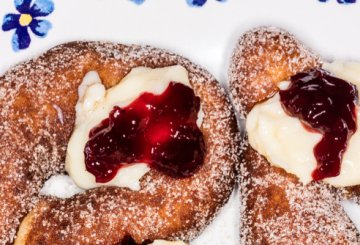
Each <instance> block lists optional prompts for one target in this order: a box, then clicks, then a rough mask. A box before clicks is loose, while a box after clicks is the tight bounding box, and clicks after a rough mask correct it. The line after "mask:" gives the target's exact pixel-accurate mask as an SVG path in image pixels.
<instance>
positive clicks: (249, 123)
mask: <svg viewBox="0 0 360 245" xmlns="http://www.w3.org/2000/svg"><path fill="white" fill-rule="evenodd" d="M323 68H324V69H325V70H328V71H330V72H331V73H333V74H334V75H335V76H337V77H339V78H342V79H344V80H346V81H348V82H351V83H353V84H355V85H356V86H357V88H358V90H359V88H360V63H350V62H340V61H335V62H333V63H331V64H324V66H323ZM279 87H280V89H284V88H286V82H282V83H280V85H279ZM357 118H358V120H357V124H358V130H357V131H356V133H355V134H354V135H353V136H352V137H351V139H350V142H349V145H348V148H347V150H346V152H345V153H344V155H343V160H342V163H341V171H340V175H339V176H336V177H331V178H326V179H324V180H323V181H324V182H326V183H329V184H331V185H333V186H336V187H343V186H353V185H359V184H360V154H359V150H358V149H360V109H359V107H357ZM246 130H247V133H248V137H249V142H250V145H251V146H252V147H253V148H254V149H255V150H256V151H258V152H259V153H260V154H261V155H263V156H264V157H266V159H267V160H268V161H269V162H270V163H271V164H272V165H273V166H276V167H280V168H283V169H284V170H286V171H287V172H288V173H292V174H294V175H296V176H297V177H298V178H299V180H300V181H301V182H303V183H305V184H307V183H309V182H310V181H311V180H312V177H311V174H312V172H313V171H314V169H315V168H316V165H317V164H316V159H315V156H314V153H313V149H314V147H315V145H316V144H317V143H318V142H319V141H320V139H321V138H322V136H321V134H319V133H315V132H309V131H308V130H306V129H305V128H304V127H303V126H302V124H301V122H300V120H299V119H297V118H294V117H290V116H288V115H287V114H286V113H285V112H284V110H283V108H282V106H281V103H280V96H279V94H276V95H275V96H273V97H272V98H270V99H268V100H267V101H265V102H263V103H260V104H258V105H256V106H255V107H254V108H253V109H252V110H251V112H250V113H249V115H248V118H247V120H246Z"/></svg>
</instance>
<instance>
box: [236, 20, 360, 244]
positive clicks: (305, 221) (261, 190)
mask: <svg viewBox="0 0 360 245" xmlns="http://www.w3.org/2000/svg"><path fill="white" fill-rule="evenodd" d="M316 66H321V61H320V59H319V58H318V57H317V56H316V55H314V54H313V53H312V52H311V51H309V50H308V49H306V48H305V47H304V46H303V45H302V44H301V43H300V42H299V41H297V39H296V38H295V37H294V36H292V35H291V34H289V33H288V32H286V31H283V30H280V29H277V28H273V27H260V28H256V29H253V30H250V31H248V32H247V33H245V34H244V35H243V36H242V37H241V38H240V40H239V42H238V44H237V46H236V48H235V51H234V54H233V57H232V63H231V67H230V70H229V75H230V89H231V95H232V98H233V101H234V104H235V109H236V111H237V112H238V113H239V115H240V117H241V118H242V119H245V118H246V116H247V114H248V113H249V111H250V110H251V109H252V107H253V106H254V105H255V104H256V103H259V102H261V101H263V100H266V99H267V98H269V97H271V96H272V95H273V94H274V93H276V92H277V91H278V87H277V86H276V84H277V83H278V82H280V81H284V80H287V79H289V78H290V76H292V75H295V74H296V73H298V72H302V71H306V70H309V69H311V68H314V67H316ZM242 149H243V151H242V161H241V167H240V173H241V176H240V193H241V203H242V207H241V217H242V220H241V230H240V233H241V244H359V243H360V239H359V233H358V231H357V230H356V228H355V226H354V225H353V224H352V222H351V221H350V219H349V218H348V216H347V215H346V213H345V212H344V210H343V209H342V207H341V205H340V200H341V198H343V197H345V196H346V197H348V198H352V199H354V200H355V201H357V202H358V201H359V199H358V196H360V195H359V194H360V192H359V189H358V188H359V187H358V186H357V187H352V188H345V189H335V188H332V187H330V186H328V185H326V184H323V183H321V182H320V183H311V184H308V185H306V186H304V185H303V184H302V183H299V181H298V179H297V178H296V177H295V176H293V175H291V174H288V173H286V172H285V171H283V170H282V169H280V168H276V167H272V166H270V164H269V162H268V161H267V160H266V159H265V158H263V157H262V156H261V155H260V154H259V153H257V152H256V151H255V150H254V149H252V148H251V146H250V145H249V143H248V141H247V137H246V135H245V137H244V139H243V142H242Z"/></svg>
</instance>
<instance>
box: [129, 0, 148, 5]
mask: <svg viewBox="0 0 360 245" xmlns="http://www.w3.org/2000/svg"><path fill="white" fill-rule="evenodd" d="M131 1H132V2H134V3H136V4H137V5H140V4H143V3H144V2H145V0H131Z"/></svg>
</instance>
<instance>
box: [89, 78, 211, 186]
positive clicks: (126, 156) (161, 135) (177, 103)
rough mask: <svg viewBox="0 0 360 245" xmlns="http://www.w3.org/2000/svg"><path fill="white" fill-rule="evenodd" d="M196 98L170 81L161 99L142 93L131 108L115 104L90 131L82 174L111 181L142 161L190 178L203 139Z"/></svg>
mask: <svg viewBox="0 0 360 245" xmlns="http://www.w3.org/2000/svg"><path fill="white" fill-rule="evenodd" d="M199 109H200V98H199V97H197V96H195V94H194V92H193V90H192V89H191V88H189V87H187V86H185V85H183V84H181V83H174V82H171V83H170V84H169V86H168V87H167V89H166V90H165V91H164V92H163V93H162V94H161V95H154V94H151V93H143V94H142V95H140V96H139V97H138V98H137V99H136V100H135V101H133V102H132V103H131V104H130V105H128V106H126V107H124V108H120V107H118V106H115V107H114V108H113V110H112V111H111V112H110V115H109V118H107V119H105V120H103V121H102V122H101V123H100V124H99V125H97V126H96V127H95V128H93V129H92V130H91V131H90V134H89V141H88V142H87V144H86V146H85V150H84V153H85V165H86V170H87V171H89V172H90V173H92V174H93V175H94V176H95V178H96V182H98V183H106V182H109V181H110V180H112V179H113V178H114V177H115V175H116V173H117V171H118V170H119V169H120V168H121V167H125V166H128V165H129V164H131V163H147V164H148V165H149V166H150V167H151V168H155V169H157V170H159V171H162V172H164V173H165V174H167V175H169V176H172V177H177V178H182V177H188V176H191V175H193V174H194V173H195V172H196V170H197V169H198V168H199V166H200V165H201V164H202V162H203V159H204V151H205V145H204V137H203V134H202V132H201V131H200V129H199V128H198V126H197V124H196V120H197V114H198V112H199Z"/></svg>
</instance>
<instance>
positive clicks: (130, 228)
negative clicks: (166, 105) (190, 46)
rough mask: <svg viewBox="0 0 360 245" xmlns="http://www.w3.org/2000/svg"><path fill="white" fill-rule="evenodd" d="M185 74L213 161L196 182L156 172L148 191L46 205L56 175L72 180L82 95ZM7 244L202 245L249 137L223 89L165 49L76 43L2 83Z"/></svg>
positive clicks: (101, 193)
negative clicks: (90, 82) (168, 69)
mask: <svg viewBox="0 0 360 245" xmlns="http://www.w3.org/2000/svg"><path fill="white" fill-rule="evenodd" d="M174 64H180V65H182V66H183V67H185V68H186V69H187V71H188V72H189V80H190V83H191V85H192V87H193V89H194V91H195V94H196V95H197V96H199V97H200V99H201V104H202V110H203V111H204V114H205V115H204V119H203V124H202V127H201V130H202V132H203V134H204V139H205V144H206V152H205V157H204V163H203V165H202V166H201V168H200V169H199V170H198V172H196V173H195V174H194V175H193V176H191V177H188V178H182V179H177V178H172V177H169V176H166V175H164V174H162V173H160V172H158V171H156V170H155V169H152V170H150V172H148V173H147V174H146V175H145V176H144V177H143V178H142V179H141V190H140V191H131V190H129V189H127V188H117V187H99V188H95V189H91V190H88V191H86V192H84V193H81V194H78V195H75V196H73V197H71V198H69V199H58V198H54V197H44V196H41V197H39V190H40V188H41V187H42V185H43V183H44V181H45V180H46V179H48V178H49V177H50V176H51V175H53V174H56V173H61V172H63V171H64V160H65V153H66V147H67V142H68V140H69V137H70V135H71V132H72V130H73V125H74V120H75V108H74V107H75V104H76V102H77V99H78V95H77V89H78V86H79V84H80V83H81V81H82V79H83V77H84V76H85V74H86V73H87V72H89V71H92V70H94V71H97V72H98V73H99V75H100V77H101V79H102V81H103V83H104V85H105V86H106V87H107V88H109V87H112V86H114V85H115V84H116V83H118V82H119V81H120V80H121V79H122V78H123V77H124V76H125V75H126V74H127V73H129V72H130V70H131V69H132V68H134V67H139V66H146V67H151V68H158V67H165V66H170V65H174ZM0 100H1V104H2V107H1V116H0V130H1V141H0V144H1V156H0V200H1V201H0V244H9V243H12V242H13V241H14V238H15V234H16V232H17V229H18V227H19V225H20V222H21V220H22V219H23V218H24V216H25V215H26V214H27V213H28V212H29V211H30V210H32V211H31V212H30V213H29V214H28V215H27V216H26V218H25V219H24V220H23V223H22V225H21V228H20V230H19V232H18V239H17V241H16V242H17V244H27V245H29V244H116V243H119V242H120V243H121V242H122V239H127V238H128V237H131V238H132V239H133V240H134V241H135V242H136V243H139V244H141V243H143V242H146V241H153V240H156V239H165V240H184V241H189V240H191V239H193V238H195V237H196V236H197V235H198V234H199V233H200V232H201V231H202V230H203V229H204V227H205V226H206V225H207V224H209V223H210V222H211V220H212V218H213V217H214V216H215V215H216V213H217V212H218V210H219V209H220V207H221V206H222V205H223V204H224V203H225V202H226V201H227V200H228V198H229V195H230V193H231V191H232V189H233V185H234V180H235V168H236V165H237V163H238V157H239V154H238V150H239V147H238V145H239V137H238V136H239V135H238V129H237V125H236V119H235V117H234V113H233V109H232V106H231V104H230V102H229V99H228V97H227V95H226V92H225V90H224V89H223V88H221V87H220V85H219V83H218V82H217V81H216V80H215V79H214V78H213V77H212V76H211V75H210V74H209V73H208V72H207V71H205V70H204V69H202V68H200V67H199V66H197V65H195V64H193V63H191V62H190V61H189V60H187V59H185V58H183V57H181V56H179V55H176V54H173V53H170V52H167V51H164V50H160V49H156V48H152V47H148V46H146V47H142V46H135V45H134V46H126V45H121V44H111V43H101V42H71V43H67V44H63V45H60V46H57V47H55V48H53V49H51V50H49V51H48V52H46V53H45V54H43V55H41V56H40V57H38V58H35V59H32V60H29V61H27V62H24V63H22V64H19V65H17V66H15V67H14V68H12V69H10V70H9V71H7V72H6V73H5V74H4V75H3V76H2V77H0Z"/></svg>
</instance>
